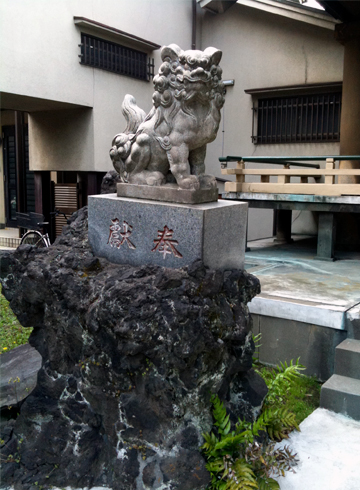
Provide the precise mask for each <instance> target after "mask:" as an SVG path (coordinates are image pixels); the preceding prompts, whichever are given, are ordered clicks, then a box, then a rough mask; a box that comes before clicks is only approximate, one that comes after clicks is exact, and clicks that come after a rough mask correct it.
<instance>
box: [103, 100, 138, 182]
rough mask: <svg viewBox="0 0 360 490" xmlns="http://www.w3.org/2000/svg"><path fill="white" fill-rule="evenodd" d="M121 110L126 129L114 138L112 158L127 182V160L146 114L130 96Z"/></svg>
mask: <svg viewBox="0 0 360 490" xmlns="http://www.w3.org/2000/svg"><path fill="white" fill-rule="evenodd" d="M121 108H122V113H123V115H124V117H125V120H126V128H125V130H124V132H123V133H119V134H117V135H116V136H114V139H113V141H112V148H111V150H110V157H111V159H112V161H113V164H114V167H115V170H116V171H117V172H118V173H119V174H120V177H121V180H122V182H127V175H126V171H125V160H126V158H127V157H128V156H129V154H130V151H131V144H132V141H133V139H134V138H135V135H136V132H137V130H138V128H139V126H140V124H141V123H142V122H143V121H144V119H145V117H146V113H145V112H144V111H143V110H142V109H140V107H138V105H137V104H136V100H135V97H133V96H132V95H129V94H127V95H125V97H124V101H123V103H122V106H121Z"/></svg>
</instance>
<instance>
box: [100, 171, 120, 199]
mask: <svg viewBox="0 0 360 490" xmlns="http://www.w3.org/2000/svg"><path fill="white" fill-rule="evenodd" d="M120 182H121V178H120V175H119V174H118V173H117V172H116V170H109V172H108V173H107V174H106V175H105V176H104V178H103V180H102V182H101V194H113V193H114V192H117V188H116V186H117V184H118V183H120Z"/></svg>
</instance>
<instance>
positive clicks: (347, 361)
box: [334, 339, 360, 379]
mask: <svg viewBox="0 0 360 490" xmlns="http://www.w3.org/2000/svg"><path fill="white" fill-rule="evenodd" d="M334 372H335V374H338V375H340V376H347V377H349V378H355V379H360V340H354V339H346V340H344V341H343V342H341V344H339V345H338V346H337V347H336V350H335V371H334Z"/></svg>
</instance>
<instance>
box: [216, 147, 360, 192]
mask: <svg viewBox="0 0 360 490" xmlns="http://www.w3.org/2000/svg"><path fill="white" fill-rule="evenodd" d="M344 160H359V161H360V155H351V156H344V155H341V156H315V157H314V156H312V157H233V156H228V157H221V158H219V161H220V162H221V173H222V174H223V175H235V176H236V182H226V183H225V192H256V193H270V194H313V195H318V196H341V195H355V196H359V195H360V183H359V184H353V183H352V184H347V183H345V184H343V183H338V179H337V178H336V177H339V176H359V177H360V168H359V169H336V168H335V161H344ZM229 161H236V162H237V165H236V168H227V162H229ZM304 161H307V162H309V161H325V162H326V165H325V168H320V166H319V165H317V164H309V163H305V162H304ZM246 162H252V163H261V164H264V163H266V164H276V165H281V166H282V168H279V169H269V168H264V169H246V168H245V163H246ZM291 165H292V166H298V167H302V168H296V169H291V168H290V166H291ZM304 167H306V168H304ZM247 175H252V176H258V177H259V178H260V182H246V181H245V177H246V176H247ZM271 177H273V179H272V180H273V181H272V182H271V181H270V178H271ZM294 177H298V178H300V182H291V179H292V178H294ZM310 177H312V178H314V179H315V182H309V178H310ZM321 177H324V178H323V179H321ZM274 180H276V182H275V181H274ZM297 180H299V179H297ZM320 180H322V181H321V182H320ZM359 180H360V179H359Z"/></svg>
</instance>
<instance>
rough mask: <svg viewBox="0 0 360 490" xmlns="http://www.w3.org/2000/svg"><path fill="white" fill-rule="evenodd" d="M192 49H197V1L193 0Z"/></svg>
mask: <svg viewBox="0 0 360 490" xmlns="http://www.w3.org/2000/svg"><path fill="white" fill-rule="evenodd" d="M191 49H196V0H192V34H191Z"/></svg>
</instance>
